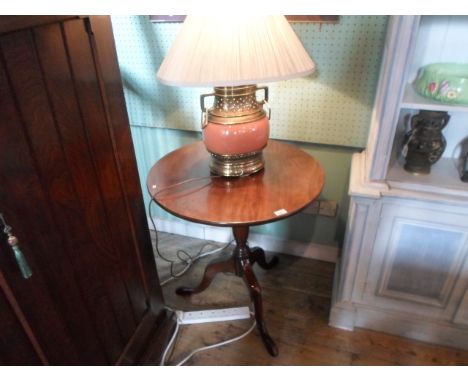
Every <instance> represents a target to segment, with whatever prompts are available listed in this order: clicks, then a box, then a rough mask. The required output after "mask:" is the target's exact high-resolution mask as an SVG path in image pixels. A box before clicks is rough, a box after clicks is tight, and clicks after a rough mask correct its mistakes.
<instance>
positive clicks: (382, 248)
mask: <svg viewBox="0 0 468 382" xmlns="http://www.w3.org/2000/svg"><path fill="white" fill-rule="evenodd" d="M467 35H468V17H467V16H422V17H418V16H394V17H391V18H390V21H389V26H388V32H387V39H386V45H385V49H384V55H383V58H382V68H381V74H380V79H379V84H378V88H377V93H376V101H375V105H374V111H373V117H372V121H371V127H370V133H369V139H368V144H367V147H366V150H364V151H363V152H362V153H359V154H355V155H354V157H353V161H352V169H351V178H350V188H349V193H350V197H351V202H350V210H349V217H348V223H347V231H346V239H345V245H344V247H343V252H342V254H341V256H340V259H339V262H338V266H337V270H336V275H335V284H334V290H333V301H332V308H331V314H330V325H332V326H335V327H341V328H345V329H348V330H353V328H354V327H363V328H370V329H374V330H379V331H384V332H389V333H393V334H397V335H401V336H405V337H409V338H413V339H418V340H422V341H427V342H431V343H438V344H443V345H448V346H454V347H459V348H468V183H466V182H465V181H463V180H466V179H463V166H464V155H466V141H467V137H468V105H465V106H464V105H463V104H462V103H461V104H460V103H454V102H452V99H453V98H455V97H456V96H457V95H458V94H456V93H448V92H449V91H452V90H451V89H450V88H447V87H448V85H447V83H449V82H450V81H449V79H448V80H447V81H442V82H437V83H436V84H433V83H432V82H430V81H429V82H428V83H427V84H424V86H426V88H425V89H427V90H428V91H430V92H433V93H435V92H436V91H441V92H445V93H444V94H448V96H449V99H448V100H447V101H446V102H440V101H437V100H435V99H431V98H428V97H426V96H422V95H420V94H419V93H418V92H416V91H415V81H416V82H417V81H419V80H421V76H422V75H423V74H424V73H421V68H423V67H426V66H427V65H429V64H435V63H468V51H467V50H466V36H467ZM442 80H443V79H442ZM456 91H463V89H458V90H457V89H456ZM421 128H423V129H426V130H424V131H423V136H422V137H421V136H419V138H418V139H419V141H416V140H415V138H414V135H415V134H416V135H417V134H421ZM415 130H416V131H415ZM435 130H438V132H437V131H435ZM441 137H442V138H441ZM416 143H417V144H416ZM411 146H413V147H411ZM411 150H416V151H411ZM417 150H419V151H417ZM415 157H417V158H416V159H415ZM424 160H426V163H422V162H424ZM421 163H422V166H421Z"/></svg>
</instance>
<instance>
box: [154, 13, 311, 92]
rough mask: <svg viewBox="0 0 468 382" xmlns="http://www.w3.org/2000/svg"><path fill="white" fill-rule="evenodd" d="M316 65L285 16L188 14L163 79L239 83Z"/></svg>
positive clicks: (167, 59)
mask: <svg viewBox="0 0 468 382" xmlns="http://www.w3.org/2000/svg"><path fill="white" fill-rule="evenodd" d="M314 69H315V64H314V62H313V61H312V59H311V58H310V56H309V54H308V53H307V52H306V50H305V49H304V47H303V46H302V43H301V42H300V40H299V38H298V37H297V36H296V34H295V32H294V30H293V29H292V28H291V26H290V25H289V23H288V21H287V20H286V18H285V17H284V16H258V15H257V16H242V17H241V16H232V17H216V16H187V18H186V19H185V22H184V24H183V25H182V28H181V30H180V32H179V34H178V35H177V37H176V40H175V42H174V44H173V45H172V47H171V48H170V50H169V52H168V54H167V56H166V57H165V59H164V61H163V63H162V64H161V66H160V68H159V71H158V73H157V78H158V80H159V81H160V82H162V83H163V84H166V85H172V86H200V87H202V86H203V87H204V86H213V87H216V86H238V85H246V84H255V83H265V82H274V81H280V80H287V79H291V78H296V77H302V76H307V75H309V74H311V73H312V72H313V71H314Z"/></svg>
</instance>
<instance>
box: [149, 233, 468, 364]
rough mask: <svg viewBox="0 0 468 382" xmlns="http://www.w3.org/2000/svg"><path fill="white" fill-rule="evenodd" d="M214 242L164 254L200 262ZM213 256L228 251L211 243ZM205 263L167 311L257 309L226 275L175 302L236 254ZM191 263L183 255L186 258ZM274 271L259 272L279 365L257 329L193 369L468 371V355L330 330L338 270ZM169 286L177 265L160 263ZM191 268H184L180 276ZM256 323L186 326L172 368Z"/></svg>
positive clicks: (206, 355)
mask: <svg viewBox="0 0 468 382" xmlns="http://www.w3.org/2000/svg"><path fill="white" fill-rule="evenodd" d="M205 243H206V242H205V241H203V240H199V239H193V238H188V237H184V236H179V235H173V234H167V233H160V234H159V249H160V252H161V253H162V254H163V256H165V257H166V258H168V259H173V260H174V259H175V260H176V259H177V256H176V252H177V250H179V249H182V250H185V251H187V252H188V253H189V254H191V255H195V254H196V253H197V251H198V250H199V249H200V248H201V247H202V246H203V245H204V244H205ZM210 243H211V245H210V246H207V247H206V248H205V249H206V250H210V249H213V248H216V247H219V246H221V244H220V243H215V242H210ZM231 249H232V247H231V248H230V249H228V250H225V251H224V252H223V253H221V254H216V255H211V256H208V257H205V258H203V259H200V260H199V261H197V262H196V263H195V264H194V265H193V267H191V268H190V270H189V271H188V272H187V273H186V274H185V275H184V276H182V277H181V278H179V279H176V280H175V281H173V282H170V283H168V284H167V285H166V286H164V288H163V293H164V298H165V301H166V304H167V305H168V306H169V307H171V308H173V309H178V310H184V311H187V310H198V309H210V308H220V307H232V306H245V305H249V303H250V299H249V295H248V291H247V289H246V287H245V286H244V284H243V282H242V280H241V279H240V278H238V277H236V276H234V275H230V274H220V275H218V276H217V277H216V278H215V280H214V281H213V283H212V284H211V286H210V287H209V288H208V289H207V290H206V291H204V292H202V293H200V294H198V295H194V296H191V297H188V298H184V297H180V296H177V295H176V294H175V290H176V289H177V287H179V286H182V285H184V286H194V285H197V283H198V281H199V280H200V279H201V277H202V275H203V271H204V269H205V266H206V264H208V263H209V262H210V261H212V260H213V259H215V258H219V257H220V256H229V254H230V250H231ZM181 256H183V255H181ZM278 256H279V258H280V262H279V264H278V266H277V267H275V268H274V269H271V270H269V271H265V270H262V269H261V268H259V267H258V266H257V265H255V266H254V271H255V274H256V275H257V278H258V280H259V281H260V284H261V286H262V296H263V303H264V311H265V319H266V323H267V327H268V330H269V332H270V335H271V336H272V337H273V338H274V339H275V341H276V343H277V345H278V349H279V356H278V357H270V356H269V355H268V353H267V352H266V351H265V349H264V347H263V343H262V342H261V339H260V336H259V335H258V333H257V330H256V329H255V330H254V331H253V332H252V333H250V334H249V335H248V336H247V337H245V338H243V339H242V340H240V341H238V342H235V343H232V344H229V345H226V346H223V347H221V348H216V349H211V350H208V351H205V352H202V353H198V354H196V355H195V356H194V357H193V358H192V359H191V360H190V361H189V362H187V365H231V366H236V365H238V366H244V365H258V366H261V365H294V366H296V365H468V351H464V350H459V349H454V348H449V347H443V346H437V345H432V344H427V343H424V342H420V341H413V340H409V339H406V338H402V337H397V336H393V335H389V334H385V333H379V332H374V331H371V330H364V329H356V330H355V331H353V332H349V331H345V330H341V329H337V328H333V327H330V326H328V314H329V310H330V298H331V290H332V281H333V273H334V264H332V263H327V262H324V261H318V260H311V259H306V258H300V257H296V256H290V255H285V254H279V255H278ZM156 262H157V266H158V272H159V276H160V279H161V280H165V279H167V278H168V277H169V263H167V262H165V261H163V260H162V259H161V258H159V257H157V258H156ZM182 267H183V266H182V265H181V264H179V265H178V266H177V267H176V268H175V270H176V271H178V270H180V269H181V268H182ZM251 323H252V322H251V321H248V320H237V321H230V322H220V323H205V324H196V325H186V326H181V329H180V332H179V335H178V337H177V340H176V343H175V346H174V349H173V351H172V354H171V355H170V358H169V364H171V363H172V364H173V363H174V362H176V361H178V360H181V359H183V358H184V357H185V356H186V355H187V354H189V353H190V352H191V351H192V350H194V349H196V348H199V347H201V346H206V345H209V344H212V343H215V342H219V341H223V340H226V339H228V338H231V337H234V336H237V335H240V334H242V333H243V332H244V331H246V330H247V329H248V328H249V327H250V326H251Z"/></svg>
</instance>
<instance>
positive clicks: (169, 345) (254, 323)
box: [159, 312, 257, 366]
mask: <svg viewBox="0 0 468 382" xmlns="http://www.w3.org/2000/svg"><path fill="white" fill-rule="evenodd" d="M250 315H251V316H253V315H254V313H253V312H250ZM256 325H257V321H256V320H254V322H253V323H252V326H251V327H250V328H249V329H248V330H247V331H245V332H244V333H242V334H241V335H239V336H236V337H233V338H230V339H228V340H225V341H222V342H218V343H215V344H212V345H207V346H203V347H201V348H198V349H195V350H193V351H192V352H191V353H190V354H189V355H188V356H187V357H185V358H184V359H183V360H182V361H179V362H178V363H177V364H175V366H182V365H183V364H184V363H185V362H187V361H188V360H189V359H190V358H192V357H193V356H194V355H195V354H197V353H199V352H201V351H205V350H209V349H213V348H217V347H220V346H224V345H228V344H230V343H232V342H235V341H239V340H241V339H242V338H244V337H246V336H247V335H249V334H250V332H252V330H254V328H255V326H256ZM179 327H180V323H179V318H178V317H177V324H176V328H175V330H174V334H173V335H172V337H171V339H170V341H169V343H168V344H167V347H166V349H165V350H164V353H163V356H162V358H161V362H160V363H159V366H165V365H164V362H165V361H166V356H167V353H168V352H169V350H170V349H171V348H172V346H173V342H174V340H175V338H176V336H177V333H178V331H179Z"/></svg>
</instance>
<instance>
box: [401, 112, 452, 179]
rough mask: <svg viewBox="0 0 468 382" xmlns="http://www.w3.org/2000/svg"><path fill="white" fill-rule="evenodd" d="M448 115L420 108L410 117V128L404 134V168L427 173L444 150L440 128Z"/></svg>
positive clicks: (445, 123) (446, 121)
mask: <svg viewBox="0 0 468 382" xmlns="http://www.w3.org/2000/svg"><path fill="white" fill-rule="evenodd" d="M449 120H450V116H449V115H448V114H447V112H445V111H430V110H421V111H420V112H419V113H418V114H416V115H414V116H413V117H412V118H411V129H410V131H408V132H407V133H406V135H405V139H404V142H403V156H404V157H405V159H406V162H405V170H406V171H409V172H412V173H415V174H429V173H430V172H431V166H432V165H433V164H434V163H436V162H437V161H438V160H439V159H440V157H441V156H442V153H443V152H444V150H445V146H446V145H447V142H446V141H445V138H444V136H443V135H442V129H443V128H444V127H445V126H447V123H448V122H449Z"/></svg>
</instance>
